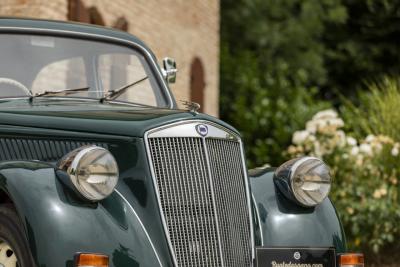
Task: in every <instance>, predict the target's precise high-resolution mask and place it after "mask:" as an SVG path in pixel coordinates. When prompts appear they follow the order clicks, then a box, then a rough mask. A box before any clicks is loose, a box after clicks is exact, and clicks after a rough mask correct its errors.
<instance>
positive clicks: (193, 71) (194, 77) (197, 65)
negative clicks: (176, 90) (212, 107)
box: [190, 57, 206, 111]
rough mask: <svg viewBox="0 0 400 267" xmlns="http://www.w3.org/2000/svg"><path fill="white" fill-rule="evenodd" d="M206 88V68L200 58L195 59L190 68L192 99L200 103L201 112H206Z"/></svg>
mask: <svg viewBox="0 0 400 267" xmlns="http://www.w3.org/2000/svg"><path fill="white" fill-rule="evenodd" d="M205 87H206V83H205V79H204V67H203V63H202V62H201V60H200V58H198V57H196V58H194V59H193V61H192V64H191V66H190V99H191V101H193V102H196V103H199V104H200V106H201V108H200V111H204V105H203V104H204V89H205Z"/></svg>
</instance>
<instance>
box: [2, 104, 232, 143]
mask: <svg viewBox="0 0 400 267" xmlns="http://www.w3.org/2000/svg"><path fill="white" fill-rule="evenodd" d="M189 119H199V120H209V121H213V122H216V123H219V124H222V125H223V126H225V127H227V128H229V129H231V130H234V129H233V128H232V127H231V126H229V125H227V124H225V123H224V122H222V121H220V120H218V119H217V118H214V117H212V116H209V115H205V114H198V113H193V112H188V111H185V110H177V109H160V108H153V107H147V106H132V105H124V104H115V103H114V104H111V103H105V104H100V103H98V102H93V101H78V100H67V101H66V100H50V99H46V100H37V99H35V100H34V102H33V103H29V101H27V100H26V99H24V100H14V101H3V102H0V125H9V126H23V127H35V128H45V129H53V130H65V131H75V132H91V133H100V134H111V135H121V136H132V137H143V136H144V133H145V132H146V131H147V130H149V129H151V128H154V127H158V126H161V125H164V124H168V123H172V122H176V121H180V120H189ZM234 131H235V132H236V130H234Z"/></svg>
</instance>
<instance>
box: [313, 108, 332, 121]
mask: <svg viewBox="0 0 400 267" xmlns="http://www.w3.org/2000/svg"><path fill="white" fill-rule="evenodd" d="M337 116H338V114H337V112H336V111H334V110H333V109H327V110H322V111H320V112H317V113H316V114H315V115H314V116H313V120H319V119H332V118H337Z"/></svg>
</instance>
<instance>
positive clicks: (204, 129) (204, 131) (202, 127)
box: [196, 124, 208, 137]
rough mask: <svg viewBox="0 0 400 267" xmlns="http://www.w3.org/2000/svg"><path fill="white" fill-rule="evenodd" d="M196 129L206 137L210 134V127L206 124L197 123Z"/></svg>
mask: <svg viewBox="0 0 400 267" xmlns="http://www.w3.org/2000/svg"><path fill="white" fill-rule="evenodd" d="M196 131H197V132H198V133H199V135H201V136H203V137H204V136H206V135H207V134H208V127H207V126H206V125H204V124H198V125H196Z"/></svg>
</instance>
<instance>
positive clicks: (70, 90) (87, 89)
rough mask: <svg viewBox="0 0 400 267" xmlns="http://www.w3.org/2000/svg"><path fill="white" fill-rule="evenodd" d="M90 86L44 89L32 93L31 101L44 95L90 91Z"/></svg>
mask: <svg viewBox="0 0 400 267" xmlns="http://www.w3.org/2000/svg"><path fill="white" fill-rule="evenodd" d="M89 89H90V87H82V88H71V89H64V90H59V91H44V92H43V93H39V94H35V95H31V96H30V97H29V101H30V102H32V100H33V99H34V98H36V97H42V96H68V95H73V94H76V93H79V92H87V91H89Z"/></svg>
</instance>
